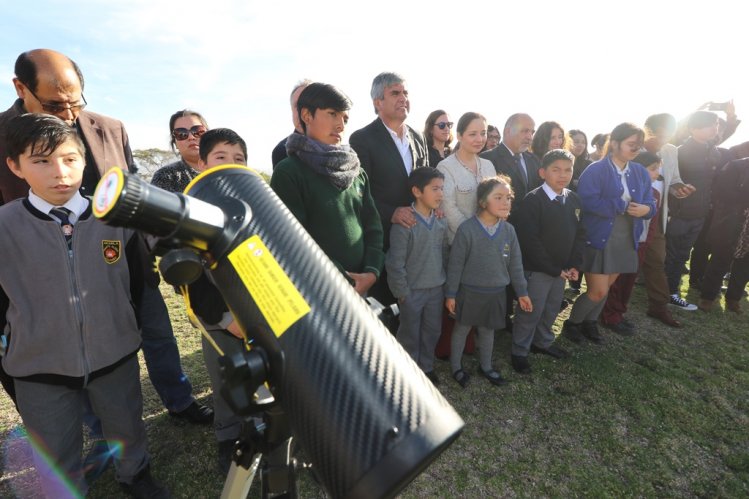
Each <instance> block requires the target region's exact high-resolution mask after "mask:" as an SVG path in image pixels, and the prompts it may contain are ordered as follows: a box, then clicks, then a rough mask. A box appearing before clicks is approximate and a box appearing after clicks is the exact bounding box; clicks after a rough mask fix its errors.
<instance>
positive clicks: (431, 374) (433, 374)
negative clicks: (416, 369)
mask: <svg viewBox="0 0 749 499" xmlns="http://www.w3.org/2000/svg"><path fill="white" fill-rule="evenodd" d="M424 376H426V377H427V379H429V381H431V382H432V384H433V385H434V386H439V385H440V378H439V376H437V373H436V372H434V371H429V372H428V373H424Z"/></svg>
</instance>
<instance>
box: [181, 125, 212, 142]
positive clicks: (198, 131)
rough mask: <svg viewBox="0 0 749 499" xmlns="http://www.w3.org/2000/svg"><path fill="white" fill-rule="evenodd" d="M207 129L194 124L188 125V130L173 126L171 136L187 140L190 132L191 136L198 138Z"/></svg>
mask: <svg viewBox="0 0 749 499" xmlns="http://www.w3.org/2000/svg"><path fill="white" fill-rule="evenodd" d="M207 131H208V130H206V128H205V127H204V126H203V125H195V126H193V127H190V129H189V130H188V129H187V128H175V129H174V130H172V137H174V138H175V139H176V140H187V138H188V137H189V136H190V134H192V136H193V137H195V138H196V139H199V138H200V137H202V136H203V134H204V133H205V132H207Z"/></svg>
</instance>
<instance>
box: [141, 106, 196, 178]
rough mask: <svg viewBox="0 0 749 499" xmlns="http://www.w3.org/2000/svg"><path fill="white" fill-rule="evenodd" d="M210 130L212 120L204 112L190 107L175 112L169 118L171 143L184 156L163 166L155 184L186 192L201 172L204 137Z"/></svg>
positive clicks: (176, 152) (154, 175)
mask: <svg viewBox="0 0 749 499" xmlns="http://www.w3.org/2000/svg"><path fill="white" fill-rule="evenodd" d="M207 131H208V123H206V121H205V118H203V116H201V114H200V113H198V112H195V111H190V110H188V109H183V110H181V111H177V112H176V113H174V114H173V115H172V116H171V118H169V136H170V144H169V145H170V146H171V148H172V151H173V152H174V153H175V154H179V157H180V159H179V161H175V162H174V163H170V164H168V165H166V166H164V167H162V168H159V169H158V170H157V171H156V173H154V174H153V178H152V179H151V183H152V184H153V185H155V186H156V187H160V188H162V189H165V190H167V191H169V192H184V190H185V187H187V184H189V183H190V181H191V180H192V179H194V178H195V177H197V176H198V174H199V173H200V171H201V167H200V165H199V161H200V147H199V146H200V137H201V136H202V135H203V134H204V133H205V132H207Z"/></svg>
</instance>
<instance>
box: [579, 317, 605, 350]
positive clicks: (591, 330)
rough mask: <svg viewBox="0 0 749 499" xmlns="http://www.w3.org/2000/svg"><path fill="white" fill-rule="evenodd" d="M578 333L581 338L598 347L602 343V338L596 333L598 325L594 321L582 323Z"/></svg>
mask: <svg viewBox="0 0 749 499" xmlns="http://www.w3.org/2000/svg"><path fill="white" fill-rule="evenodd" d="M580 331H581V332H582V333H583V336H585V337H586V338H588V339H589V340H590V341H592V342H593V343H596V344H599V345H600V344H601V343H603V336H601V333H600V332H599V331H598V323H597V322H596V321H583V323H582V325H581V326H580Z"/></svg>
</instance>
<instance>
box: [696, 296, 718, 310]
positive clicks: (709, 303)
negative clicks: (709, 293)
mask: <svg viewBox="0 0 749 499" xmlns="http://www.w3.org/2000/svg"><path fill="white" fill-rule="evenodd" d="M714 303H715V300H705V299H704V298H700V302H699V303H698V304H697V308H699V309H700V310H702V311H703V312H710V311H711V310H712V309H713V304H714Z"/></svg>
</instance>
